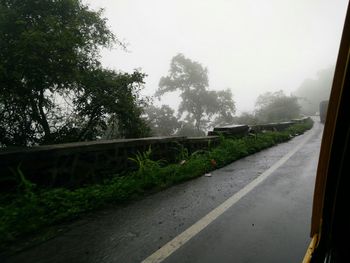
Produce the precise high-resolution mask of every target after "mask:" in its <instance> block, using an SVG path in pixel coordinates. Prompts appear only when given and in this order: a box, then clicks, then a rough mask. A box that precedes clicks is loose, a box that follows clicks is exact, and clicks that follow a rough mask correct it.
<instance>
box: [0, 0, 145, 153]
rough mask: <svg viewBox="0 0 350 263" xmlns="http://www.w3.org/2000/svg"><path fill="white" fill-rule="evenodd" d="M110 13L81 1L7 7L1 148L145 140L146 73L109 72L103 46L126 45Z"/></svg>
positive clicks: (2, 31)
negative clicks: (142, 93)
mask: <svg viewBox="0 0 350 263" xmlns="http://www.w3.org/2000/svg"><path fill="white" fill-rule="evenodd" d="M106 22H107V21H106V19H105V18H103V17H102V10H99V11H92V10H90V9H89V7H88V6H87V5H85V4H83V2H82V1H81V0H61V1H55V0H45V1H44V0H43V1H37V0H21V1H17V0H6V1H0V146H28V145H33V144H49V143H60V142H70V141H79V140H91V139H96V138H97V137H98V136H100V137H101V136H103V135H104V133H105V131H106V130H107V128H108V127H107V126H108V124H109V122H110V121H111V120H113V119H114V120H117V126H118V128H117V130H118V135H119V136H120V137H138V136H143V133H144V131H145V130H146V129H145V128H147V126H146V125H145V123H144V121H143V120H142V119H141V117H140V116H141V114H142V109H141V108H142V107H141V106H142V104H143V100H140V98H139V90H140V87H141V86H142V84H143V78H144V76H145V75H144V74H142V73H139V72H134V73H133V74H123V73H117V72H114V71H111V70H105V69H103V68H102V67H101V64H100V62H99V51H100V48H101V47H110V46H112V44H115V43H117V44H119V45H122V44H121V43H120V42H119V41H118V40H117V38H116V37H115V36H114V34H113V33H112V32H111V31H110V30H109V29H108V26H107V24H106Z"/></svg>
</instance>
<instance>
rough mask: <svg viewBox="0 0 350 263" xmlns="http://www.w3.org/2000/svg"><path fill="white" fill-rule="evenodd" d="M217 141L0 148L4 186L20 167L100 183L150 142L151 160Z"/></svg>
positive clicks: (44, 177)
mask: <svg viewBox="0 0 350 263" xmlns="http://www.w3.org/2000/svg"><path fill="white" fill-rule="evenodd" d="M306 120H307V118H303V119H297V120H292V121H291V122H284V123H271V124H263V125H254V126H247V125H234V126H224V127H216V128H214V131H212V132H210V133H209V135H219V134H223V135H226V136H245V135H247V134H248V133H251V132H262V131H264V130H277V131H280V130H283V129H286V128H288V127H289V126H291V125H292V124H295V123H302V122H305V121H306ZM218 143H219V137H218V136H205V137H192V138H189V137H176V136H171V137H151V138H141V139H125V140H108V141H93V142H79V143H68V144H58V145H47V146H37V147H31V148H25V149H15V150H2V151H0V190H4V189H11V188H13V187H14V186H15V185H17V184H18V179H17V181H16V180H15V178H16V176H14V174H16V173H17V178H18V168H20V171H21V172H23V174H24V175H25V177H26V178H28V179H29V180H30V181H32V182H34V183H36V184H38V185H40V186H47V187H58V186H64V187H75V186H79V185H84V184H88V183H96V182H100V181H101V180H103V179H105V178H106V177H108V176H111V175H112V174H117V173H121V172H124V171H128V170H130V169H133V168H135V163H134V162H132V161H131V160H129V159H128V158H129V157H135V154H136V153H138V152H144V151H146V150H148V149H149V148H150V147H151V149H152V156H151V157H152V158H151V159H153V160H159V159H164V160H167V161H168V162H174V161H175V160H176V157H177V156H178V155H179V152H180V151H181V149H183V148H186V149H187V150H188V152H189V154H191V153H192V152H194V151H197V150H206V149H208V148H209V147H211V146H216V145H218Z"/></svg>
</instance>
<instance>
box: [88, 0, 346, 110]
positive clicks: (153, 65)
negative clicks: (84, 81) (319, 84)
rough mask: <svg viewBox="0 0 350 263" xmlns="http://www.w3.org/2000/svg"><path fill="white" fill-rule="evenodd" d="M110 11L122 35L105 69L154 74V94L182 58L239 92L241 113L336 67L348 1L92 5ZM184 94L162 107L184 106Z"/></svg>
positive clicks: (95, 1)
mask: <svg viewBox="0 0 350 263" xmlns="http://www.w3.org/2000/svg"><path fill="white" fill-rule="evenodd" d="M84 2H86V3H89V4H90V6H91V7H93V8H104V9H105V13H104V16H105V17H107V18H108V20H109V22H108V24H109V26H110V28H111V29H112V31H113V32H114V33H115V34H116V35H117V37H118V38H119V39H120V40H122V41H124V42H126V43H128V50H129V52H125V51H123V50H122V49H120V48H114V49H113V50H103V52H102V62H103V65H104V66H106V67H109V68H112V69H115V70H122V71H126V72H131V71H132V70H133V69H136V68H141V69H142V71H143V72H145V73H147V74H148V77H147V78H146V89H145V91H144V92H143V93H144V94H148V95H152V94H153V92H154V91H155V90H156V89H157V88H158V83H159V79H160V78H161V77H162V76H165V75H166V74H167V72H168V70H169V64H170V60H171V58H172V57H173V56H175V55H176V54H177V53H183V54H184V55H185V56H186V57H188V58H190V59H192V60H195V61H198V62H200V63H202V65H204V66H206V67H207V68H208V70H209V81H210V89H216V90H218V89H225V88H230V89H232V92H233V95H234V100H235V102H236V106H237V110H238V112H242V111H247V110H253V107H254V103H255V100H256V98H257V96H258V95H259V94H261V93H264V92H266V91H276V90H280V89H282V90H284V91H285V92H286V93H287V94H290V92H292V91H294V90H295V89H297V88H298V86H299V85H300V84H301V83H302V81H303V80H304V79H305V78H313V77H315V75H316V72H317V71H319V70H320V69H323V68H327V67H329V66H331V65H333V64H335V62H336V57H337V52H338V48H339V43H340V38H341V32H342V26H343V22H344V19H345V13H346V8H347V3H348V1H346V0H337V1H335V0H289V1H287V0H255V1H253V0H215V1H214V0H147V1H146V0H113V1H112V0H85V1H84ZM178 102H179V98H178V96H176V95H169V96H165V97H164V98H163V99H162V101H161V103H163V104H170V105H171V106H173V107H175V108H177V103H178Z"/></svg>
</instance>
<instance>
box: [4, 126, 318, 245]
mask: <svg viewBox="0 0 350 263" xmlns="http://www.w3.org/2000/svg"><path fill="white" fill-rule="evenodd" d="M312 124H313V123H312V121H311V120H310V121H309V122H307V123H305V124H296V125H293V126H292V127H290V128H289V129H287V130H285V131H283V132H265V133H260V134H257V135H254V136H247V137H244V138H240V139H225V138H223V137H222V138H221V143H220V144H219V146H217V147H215V148H212V149H210V150H209V151H197V152H195V153H192V154H189V153H188V151H187V149H185V148H182V149H180V150H179V159H178V160H181V161H180V162H179V163H176V164H167V165H165V162H164V161H152V160H150V158H149V157H150V155H151V149H149V150H148V151H147V152H145V153H139V154H137V156H136V157H135V158H133V160H134V161H135V162H136V163H137V164H138V170H137V171H133V172H130V173H129V174H127V175H126V176H116V177H114V178H113V179H111V180H108V181H106V182H104V183H103V184H97V185H92V186H87V187H83V188H79V189H74V190H68V189H38V188H36V187H35V185H33V184H31V183H30V182H28V180H26V179H25V176H24V175H23V174H22V173H21V171H20V168H18V169H17V171H14V173H16V175H17V176H18V177H19V178H20V180H21V182H22V184H21V185H20V187H19V189H18V193H17V194H15V195H6V196H5V195H2V196H1V199H0V222H1V225H0V244H1V248H2V249H3V248H5V245H6V244H7V245H8V244H10V243H11V241H15V240H16V238H18V237H20V236H23V235H25V234H29V233H33V232H35V231H36V230H38V229H39V228H42V227H45V226H50V225H54V224H57V223H61V222H65V221H69V220H72V219H75V218H77V217H79V216H80V215H82V214H83V213H86V212H88V211H92V210H94V209H97V208H101V207H103V206H104V205H107V204H111V203H112V204H118V203H119V204H120V203H125V202H127V201H130V200H133V199H136V198H140V197H142V196H144V195H146V194H149V193H152V192H156V191H159V190H161V189H164V188H167V187H169V186H171V185H173V184H177V183H180V182H183V181H186V180H190V179H193V178H195V177H198V176H201V175H203V174H204V173H207V172H209V171H212V170H214V169H217V168H219V167H222V166H224V165H227V164H229V163H231V162H233V161H235V160H238V159H240V158H242V157H244V156H247V155H249V154H252V153H255V152H258V151H260V150H262V149H265V148H268V147H271V146H273V145H276V144H278V143H281V142H284V141H288V140H289V139H291V138H292V137H294V136H296V135H299V134H301V133H303V132H304V131H306V130H308V129H310V128H311V127H312ZM184 158H185V159H186V160H184Z"/></svg>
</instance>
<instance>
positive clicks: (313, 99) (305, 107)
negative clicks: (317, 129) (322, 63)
mask: <svg viewBox="0 0 350 263" xmlns="http://www.w3.org/2000/svg"><path fill="white" fill-rule="evenodd" d="M334 69H335V68H334V66H333V67H329V68H327V69H323V70H320V71H319V72H318V73H317V77H316V78H315V79H306V80H304V82H303V83H302V84H301V85H300V87H299V88H298V89H297V90H296V91H295V92H294V95H295V96H297V97H299V98H300V105H301V111H302V112H303V113H304V114H306V115H313V114H315V113H316V112H318V111H319V105H320V102H321V101H324V100H328V99H329V96H330V92H331V87H332V81H333V76H334Z"/></svg>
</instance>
